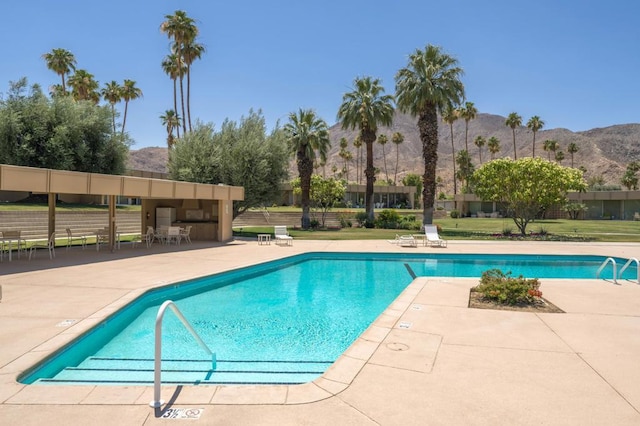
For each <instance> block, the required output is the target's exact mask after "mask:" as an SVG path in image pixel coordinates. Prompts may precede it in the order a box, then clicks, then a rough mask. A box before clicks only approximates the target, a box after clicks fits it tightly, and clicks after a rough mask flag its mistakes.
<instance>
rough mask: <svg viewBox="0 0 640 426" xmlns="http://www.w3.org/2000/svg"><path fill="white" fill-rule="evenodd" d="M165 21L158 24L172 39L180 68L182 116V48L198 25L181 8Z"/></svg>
mask: <svg viewBox="0 0 640 426" xmlns="http://www.w3.org/2000/svg"><path fill="white" fill-rule="evenodd" d="M165 19H166V21H164V22H163V23H162V24H160V31H162V32H163V33H165V34H167V37H169V38H170V39H172V40H173V46H172V48H171V49H172V52H173V54H175V55H176V56H177V59H178V63H179V65H178V70H180V73H179V76H178V77H179V78H180V102H181V104H182V116H183V117H184V116H185V108H184V86H183V80H184V75H185V73H183V72H182V70H183V67H185V66H186V61H185V58H184V56H183V48H184V46H185V45H187V44H189V43H190V42H192V41H193V40H195V38H196V36H197V35H198V27H197V26H196V25H195V21H194V20H193V19H192V18H189V17H188V16H187V13H186V12H185V11H182V10H176V11H175V12H174V14H173V15H165ZM182 130H183V131H184V132H185V133H186V132H187V124H186V120H182Z"/></svg>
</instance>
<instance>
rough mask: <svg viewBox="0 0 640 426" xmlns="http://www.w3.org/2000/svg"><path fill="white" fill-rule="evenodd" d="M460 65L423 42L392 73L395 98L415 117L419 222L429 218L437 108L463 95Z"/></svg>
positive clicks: (427, 221)
mask: <svg viewBox="0 0 640 426" xmlns="http://www.w3.org/2000/svg"><path fill="white" fill-rule="evenodd" d="M462 74H463V71H462V68H460V67H458V61H457V60H456V59H454V58H453V57H452V56H449V55H448V54H446V53H444V52H443V51H442V49H441V48H440V47H437V46H433V45H427V46H426V48H425V49H424V50H420V49H417V50H416V51H415V52H414V53H413V54H411V55H410V56H409V63H408V65H407V66H406V67H405V68H402V69H400V70H399V71H398V72H397V74H396V101H397V103H398V107H399V108H400V110H401V111H402V112H409V113H410V114H411V115H412V116H414V117H415V116H417V117H418V130H419V132H420V140H421V141H422V157H423V159H424V175H423V177H422V178H423V183H424V189H423V199H422V203H423V221H422V222H423V224H431V223H432V222H433V210H434V205H435V196H436V165H437V163H438V115H437V114H438V112H440V113H442V112H443V111H444V110H445V108H447V107H449V106H452V105H457V104H459V103H460V102H461V101H462V99H463V98H464V85H463V84H462V81H461V80H460V78H461V77H462Z"/></svg>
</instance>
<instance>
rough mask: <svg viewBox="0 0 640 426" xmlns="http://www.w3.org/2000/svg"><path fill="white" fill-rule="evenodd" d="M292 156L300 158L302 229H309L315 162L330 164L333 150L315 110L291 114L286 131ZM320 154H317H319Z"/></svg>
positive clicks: (304, 110)
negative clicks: (331, 150)
mask: <svg viewBox="0 0 640 426" xmlns="http://www.w3.org/2000/svg"><path fill="white" fill-rule="evenodd" d="M283 129H284V132H285V135H286V139H287V144H288V149H289V152H290V153H291V154H292V155H295V157H296V164H297V166H298V174H299V175H300V189H301V190H302V194H301V203H302V229H309V227H310V225H311V220H310V219H309V204H310V197H309V193H310V190H311V175H312V174H313V162H314V160H315V159H316V157H320V159H321V161H326V159H327V152H328V151H329V148H330V147H331V141H330V140H329V129H328V128H327V123H326V122H325V121H324V120H323V119H321V118H318V117H317V116H316V113H315V112H314V111H313V110H311V109H302V108H300V110H298V112H297V113H295V112H292V113H290V114H289V122H288V123H287V124H285V125H284V127H283ZM316 152H317V154H316Z"/></svg>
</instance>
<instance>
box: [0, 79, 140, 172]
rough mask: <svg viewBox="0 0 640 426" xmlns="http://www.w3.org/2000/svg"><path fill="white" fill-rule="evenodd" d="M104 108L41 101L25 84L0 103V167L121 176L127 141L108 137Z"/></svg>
mask: <svg viewBox="0 0 640 426" xmlns="http://www.w3.org/2000/svg"><path fill="white" fill-rule="evenodd" d="M111 122H112V114H111V111H110V109H109V107H107V106H97V105H95V104H94V103H93V102H87V101H80V102H76V101H74V100H72V99H71V98H69V97H66V96H63V97H54V98H52V99H49V98H47V97H46V96H45V95H44V94H43V93H42V90H41V88H40V86H38V85H33V86H31V87H30V88H28V83H27V79H26V78H22V79H20V80H19V81H17V82H14V83H11V85H10V89H9V92H8V94H7V97H6V98H3V99H0V163H4V164H14V165H18V166H30V167H44V168H52V169H59V170H72V171H80V172H92V173H106V174H121V173H124V170H125V161H126V156H127V153H128V145H129V143H130V141H129V140H128V139H123V138H121V137H120V136H114V135H113V133H112V131H111V128H112V124H111Z"/></svg>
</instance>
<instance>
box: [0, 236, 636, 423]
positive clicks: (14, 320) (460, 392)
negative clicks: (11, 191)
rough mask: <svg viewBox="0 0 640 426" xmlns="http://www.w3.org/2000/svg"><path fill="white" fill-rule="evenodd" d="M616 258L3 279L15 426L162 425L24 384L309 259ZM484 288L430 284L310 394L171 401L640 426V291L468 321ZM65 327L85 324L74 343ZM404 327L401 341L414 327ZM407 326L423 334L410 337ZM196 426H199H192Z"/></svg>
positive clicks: (172, 267)
mask: <svg viewBox="0 0 640 426" xmlns="http://www.w3.org/2000/svg"><path fill="white" fill-rule="evenodd" d="M363 250H366V251H376V252H378V251H388V252H397V251H411V252H421V251H423V252H432V251H438V252H441V251H447V252H451V253H544V254H548V253H562V254H601V255H607V256H621V257H636V258H640V245H639V244H635V243H634V244H631V243H626V244H625V243H607V244H605V243H587V244H576V243H571V244H565V243H529V242H526V243H522V242H516V243H504V242H478V241H450V242H449V247H448V248H445V249H435V248H425V247H418V248H411V247H396V246H395V245H392V244H389V243H388V242H386V241H301V240H296V241H295V242H294V245H293V246H292V247H280V246H275V245H273V244H272V245H268V246H267V245H265V246H258V245H257V243H256V242H255V241H235V242H232V243H229V244H224V245H215V246H211V245H210V244H209V245H205V244H203V243H195V242H194V244H193V245H192V246H189V245H181V246H180V247H179V248H178V247H176V246H173V247H159V246H154V247H153V248H151V249H147V248H145V247H144V246H143V247H137V248H130V247H123V248H122V249H121V250H119V251H116V252H115V253H109V252H106V251H100V252H96V251H95V250H91V249H87V250H84V251H82V250H80V249H79V248H75V249H72V250H70V251H65V250H64V249H62V250H57V257H56V259H55V260H53V261H50V260H49V259H48V257H47V256H45V255H41V254H39V255H38V257H37V258H36V259H35V260H32V261H31V262H29V261H27V260H26V258H25V256H23V257H22V258H21V259H20V260H14V261H13V262H10V263H9V262H7V261H6V259H5V261H4V262H3V263H0V284H1V285H2V302H0V425H14V424H16V425H17V424H19V425H41V424H47V425H91V424H95V425H118V426H123V425H152V424H167V423H171V422H178V420H168V419H163V418H160V417H159V416H161V415H163V414H167V413H169V412H168V411H166V410H165V411H154V410H153V409H152V408H150V407H149V406H148V403H149V401H151V400H152V399H153V391H152V388H151V387H145V386H129V387H119V386H95V387H94V386H24V385H21V384H19V383H17V382H16V376H17V375H18V374H19V373H21V372H22V371H24V370H25V369H27V368H28V367H30V366H31V365H33V364H34V363H35V362H37V361H38V360H40V359H42V358H43V357H45V356H47V355H48V354H50V353H51V352H52V351H53V350H55V349H56V348H58V347H60V346H61V345H62V344H64V343H65V342H68V341H69V340H71V339H72V338H73V337H74V336H77V335H78V334H79V333H81V332H83V331H85V330H87V329H88V328H90V327H91V326H93V325H95V324H97V323H99V322H100V320H101V319H102V318H104V317H105V316H107V315H109V314H110V313H112V312H113V311H115V310H117V309H118V308H119V307H121V306H122V305H124V304H125V303H127V302H128V301H130V300H131V299H132V298H135V297H136V296H137V295H139V294H140V293H141V292H143V291H144V290H145V289H148V288H151V287H154V286H157V285H161V284H165V283H169V282H175V281H181V280H185V279H189V278H193V277H197V276H202V275H205V274H210V273H212V272H219V271H224V270H228V269H233V268H237V267H242V266H247V265H252V264H255V263H259V262H264V261H268V260H272V259H277V258H281V257H283V256H289V255H292V254H297V253H302V252H308V251H347V252H348V251H363ZM475 284H477V280H476V279H452V278H419V279H417V280H415V281H414V282H413V283H412V284H411V285H410V286H409V287H408V288H407V289H406V290H405V291H404V292H403V293H402V294H401V295H400V296H399V297H398V299H397V300H396V301H395V302H394V303H393V304H392V305H391V306H389V308H388V309H387V310H386V311H385V312H384V313H383V314H382V315H381V316H380V317H379V318H378V319H377V320H376V322H375V323H374V324H372V326H371V327H369V329H367V330H366V331H365V332H364V333H363V335H362V336H361V337H360V338H359V339H358V340H357V341H356V342H355V343H354V344H353V345H352V346H351V347H350V348H349V349H348V350H347V351H346V353H345V354H344V355H343V356H342V357H341V358H340V359H339V360H338V361H337V362H336V363H335V364H334V365H333V366H332V367H331V368H330V369H329V370H328V371H327V372H326V373H325V375H324V376H323V377H322V378H320V379H318V380H316V381H314V382H313V383H308V384H304V385H299V386H208V387H207V386H202V387H192V386H184V387H180V386H178V387H176V386H165V387H163V398H164V399H165V400H168V401H170V404H169V408H172V409H176V408H200V409H203V410H202V412H201V416H200V419H199V420H197V421H193V420H191V421H190V422H194V423H195V424H206V425H210V424H213V425H217V424H220V425H271V424H272V425H297V424H308V425H376V424H380V425H399V424H408V425H425V424H428V425H453V424H463V425H468V424H478V425H485V424H487V425H489V424H490V425H496V424H524V425H528V424H531V425H533V424H536V425H538V424H551V425H555V424H557V425H584V424H615V425H638V424H640V285H638V284H635V283H631V282H627V281H625V282H622V283H621V285H614V284H612V283H611V282H607V281H603V280H542V286H541V290H542V291H543V292H544V295H545V297H546V298H548V299H549V300H550V301H552V302H553V303H554V304H555V305H557V306H559V307H561V308H562V309H564V310H565V311H566V313H565V314H534V313H521V312H509V311H494V310H479V309H469V308H468V307H467V303H468V291H469V288H470V287H471V286H473V285H475ZM66 320H73V321H76V322H75V323H74V324H73V325H71V326H69V327H61V326H60V325H61V324H63V323H65V321H66ZM401 323H402V326H401ZM407 326H408V328H406V327H407ZM190 424H191V423H190Z"/></svg>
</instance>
